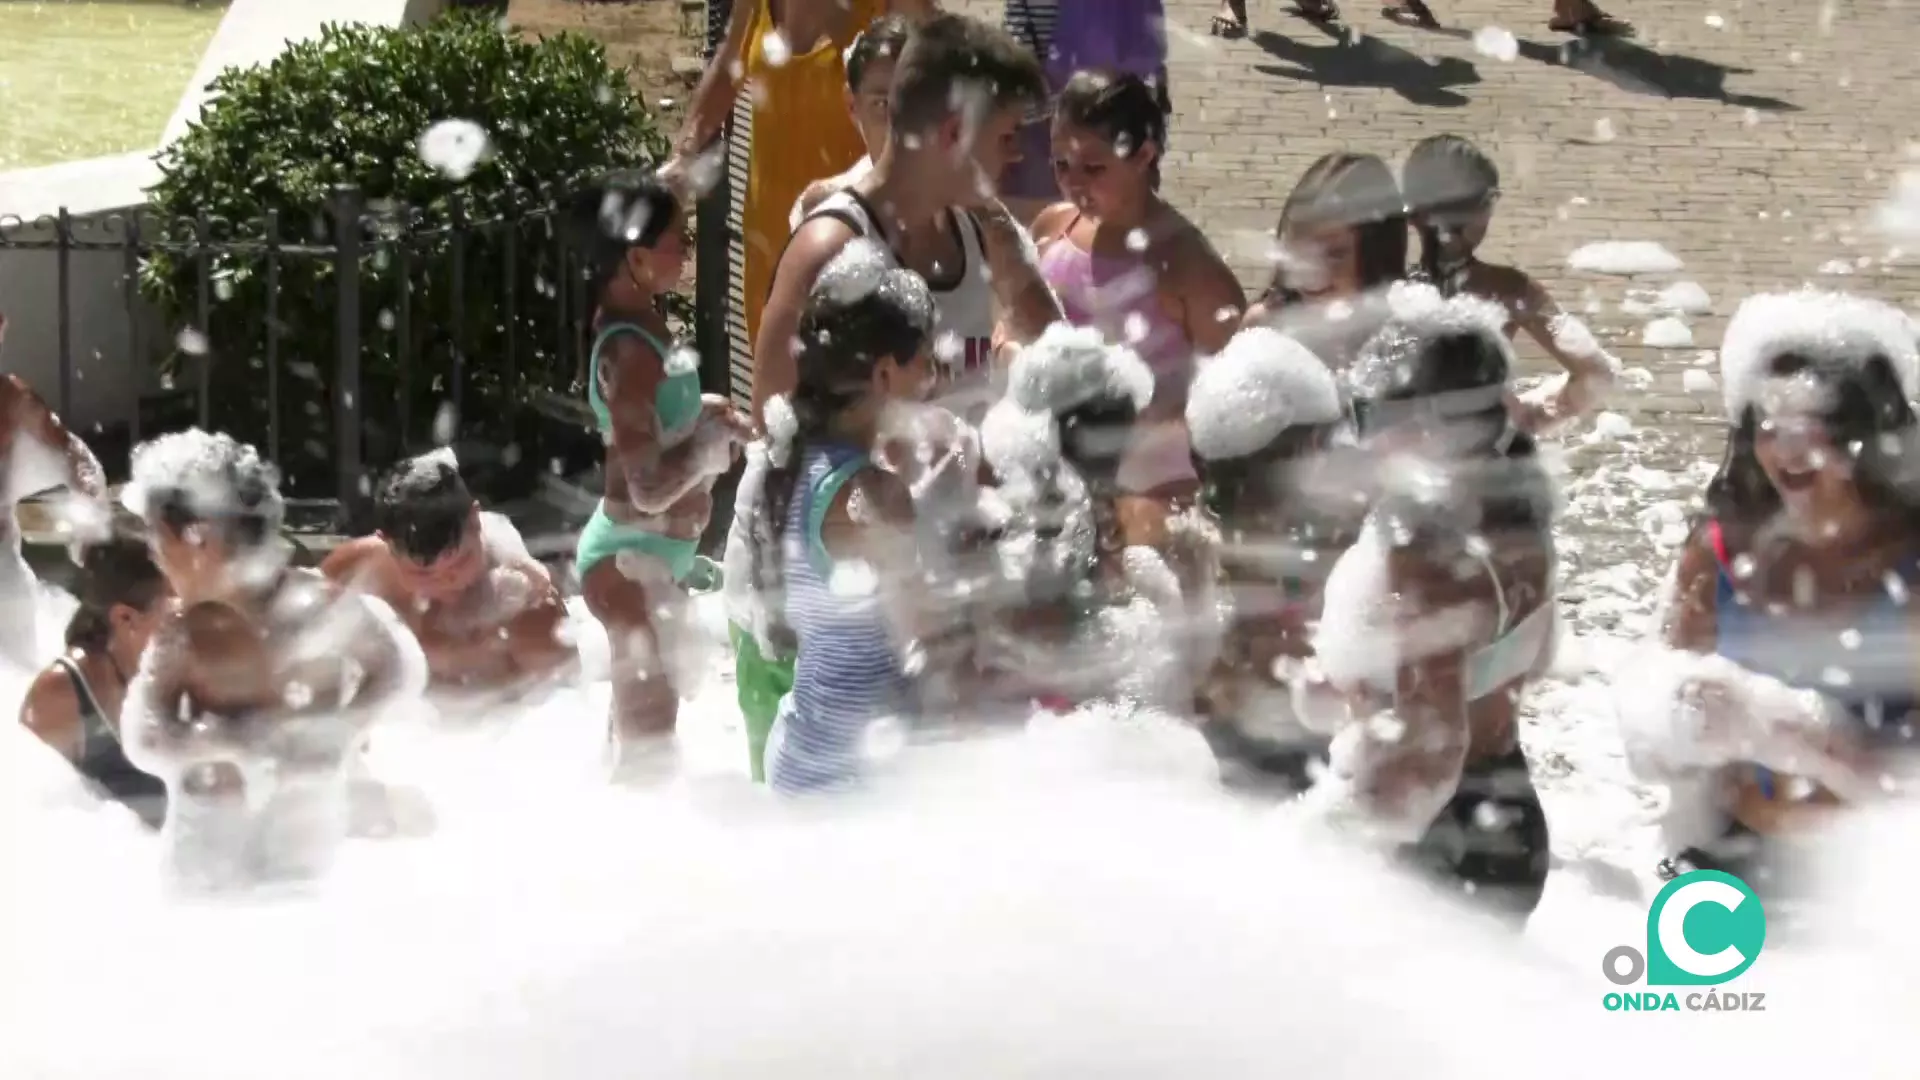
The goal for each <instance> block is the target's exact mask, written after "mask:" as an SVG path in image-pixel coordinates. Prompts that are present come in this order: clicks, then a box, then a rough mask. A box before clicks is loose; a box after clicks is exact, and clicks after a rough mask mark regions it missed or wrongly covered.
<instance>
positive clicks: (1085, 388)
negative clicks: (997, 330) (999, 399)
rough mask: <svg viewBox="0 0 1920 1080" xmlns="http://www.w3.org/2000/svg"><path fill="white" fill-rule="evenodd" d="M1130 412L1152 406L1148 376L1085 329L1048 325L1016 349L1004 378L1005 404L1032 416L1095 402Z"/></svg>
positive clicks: (1129, 356) (1134, 359) (1140, 364)
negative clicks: (1120, 400) (1125, 405)
mask: <svg viewBox="0 0 1920 1080" xmlns="http://www.w3.org/2000/svg"><path fill="white" fill-rule="evenodd" d="M1107 396H1113V397H1125V398H1129V399H1131V400H1132V401H1133V405H1134V408H1135V409H1145V408H1146V407H1147V404H1148V403H1149V402H1151V401H1152V400H1153V371H1152V369H1151V368H1149V367H1147V365H1146V362H1145V361H1143V360H1141V359H1140V357H1139V356H1138V355H1137V354H1135V353H1134V351H1133V350H1132V349H1129V348H1126V347H1124V346H1120V345H1110V344H1108V343H1107V340H1106V338H1104V337H1103V336H1101V333H1100V331H1098V330H1095V329H1093V328H1091V327H1077V326H1070V325H1068V324H1067V323H1054V324H1053V325H1052V326H1049V327H1047V329H1046V331H1045V332H1044V333H1042V334H1041V335H1040V337H1039V338H1038V339H1036V340H1035V341H1034V342H1033V343H1032V344H1029V345H1026V346H1024V347H1022V348H1021V349H1020V353H1019V355H1018V356H1016V357H1014V360H1013V364H1012V366H1011V367H1010V368H1009V370H1008V373H1007V398H1008V399H1009V400H1012V401H1014V402H1016V403H1018V404H1019V405H1020V407H1021V408H1024V409H1029V410H1032V411H1035V412H1046V413H1054V414H1058V413H1064V412H1068V411H1070V410H1072V409H1073V408H1075V407H1076V406H1079V405H1083V404H1086V403H1087V402H1089V401H1094V400H1097V399H1099V398H1101V397H1107Z"/></svg>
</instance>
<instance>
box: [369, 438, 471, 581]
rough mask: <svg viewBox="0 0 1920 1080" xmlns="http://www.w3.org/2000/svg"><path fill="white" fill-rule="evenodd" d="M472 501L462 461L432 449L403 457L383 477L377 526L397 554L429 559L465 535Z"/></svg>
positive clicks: (375, 518)
mask: <svg viewBox="0 0 1920 1080" xmlns="http://www.w3.org/2000/svg"><path fill="white" fill-rule="evenodd" d="M473 506H474V500H473V494H472V493H471V492H469V491H468V490H467V485H466V481H464V480H462V479H460V467H459V464H458V462H456V461H455V460H454V458H453V455H452V454H449V453H447V452H445V451H434V452H433V453H430V454H422V455H420V456H419V457H416V458H411V459H409V460H407V461H403V462H401V463H400V464H398V465H396V466H394V468H393V471H391V472H389V473H388V474H387V475H386V476H384V477H382V478H381V480H380V483H379V485H378V486H377V487H375V488H374V492H373V521H374V527H375V528H377V529H379V530H380V534H381V535H382V536H383V537H385V538H386V541H387V543H388V544H391V545H392V546H393V550H394V552H395V553H396V554H399V555H400V556H402V557H403V558H406V559H409V560H411V561H413V562H416V563H421V564H426V563H431V562H433V561H435V560H436V559H439V558H440V557H441V556H443V555H446V554H447V553H448V552H450V551H453V550H454V549H455V548H458V547H459V546H460V543H461V541H463V540H465V539H466V536H467V525H468V523H469V522H470V521H472V519H473Z"/></svg>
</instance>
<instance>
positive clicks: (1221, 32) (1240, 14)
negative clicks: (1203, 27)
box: [1210, 0, 1247, 38]
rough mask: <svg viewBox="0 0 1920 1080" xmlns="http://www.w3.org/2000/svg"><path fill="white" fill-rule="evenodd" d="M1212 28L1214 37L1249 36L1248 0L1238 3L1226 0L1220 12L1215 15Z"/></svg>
mask: <svg viewBox="0 0 1920 1080" xmlns="http://www.w3.org/2000/svg"><path fill="white" fill-rule="evenodd" d="M1210 29H1211V30H1212V33H1213V36H1214V37H1220V38H1243V37H1246V36H1247V4H1246V0H1239V2H1238V3H1235V2H1234V0H1225V2H1223V3H1222V4H1221V5H1220V10H1219V12H1218V13H1216V14H1215V15H1214V17H1213V25H1212V26H1211V27H1210Z"/></svg>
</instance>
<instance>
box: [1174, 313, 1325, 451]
mask: <svg viewBox="0 0 1920 1080" xmlns="http://www.w3.org/2000/svg"><path fill="white" fill-rule="evenodd" d="M1341 414H1342V410H1341V406H1340V388H1339V387H1338V386H1337V385H1336V384H1335V382H1334V379H1333V373H1332V372H1331V371H1329V370H1327V366H1326V365H1325V364H1324V363H1322V362H1321V361H1320V358H1319V357H1317V356H1315V355H1313V353H1312V351H1310V350H1309V349H1308V348H1307V347H1306V346H1305V345H1302V344H1300V343H1299V342H1298V341H1295V340H1294V339H1293V338H1290V337H1288V336H1287V335H1285V334H1282V333H1280V332H1279V331H1277V330H1269V329H1267V328H1265V327H1252V328H1249V329H1246V330H1242V331H1240V332H1239V333H1237V334H1235V335H1234V336H1233V338H1232V340H1230V341H1228V342H1227V346H1226V348H1224V349H1222V350H1220V355H1218V356H1215V357H1213V358H1212V359H1209V360H1205V361H1203V362H1202V363H1201V364H1200V365H1199V371H1198V372H1197V373H1196V374H1195V375H1194V377H1193V384H1192V386H1191V387H1190V388H1189V389H1188V391H1187V430H1188V432H1189V434H1190V436H1191V438H1192V440H1193V452H1194V453H1196V454H1198V455H1200V456H1201V457H1203V458H1206V459H1208V460H1216V461H1217V460H1222V459H1230V458H1239V457H1245V456H1247V455H1248V454H1252V453H1256V452H1258V451H1259V450H1261V449H1263V448H1265V447H1266V446H1267V445H1269V444H1271V443H1272V442H1273V440H1275V439H1277V438H1279V437H1280V434H1281V433H1282V432H1284V431H1286V430H1287V429H1289V428H1292V427H1297V426H1300V425H1303V424H1331V423H1334V422H1336V421H1338V420H1339V419H1340V417H1341Z"/></svg>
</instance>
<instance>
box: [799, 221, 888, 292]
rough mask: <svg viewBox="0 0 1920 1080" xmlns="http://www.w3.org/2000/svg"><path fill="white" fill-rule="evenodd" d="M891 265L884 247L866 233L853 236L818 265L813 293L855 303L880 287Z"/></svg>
mask: <svg viewBox="0 0 1920 1080" xmlns="http://www.w3.org/2000/svg"><path fill="white" fill-rule="evenodd" d="M894 265H895V264H894V260H893V256H892V255H891V254H889V253H888V251H887V249H886V248H884V247H881V246H880V245H879V244H876V243H874V242H873V241H872V240H869V239H867V238H866V237H856V238H854V239H853V240H851V241H849V242H848V243H847V246H845V247H843V248H841V249H840V251H839V253H838V254H836V255H834V257H833V258H831V259H829V260H827V265H826V266H824V267H822V268H821V269H820V276H819V277H817V278H815V279H814V281H813V295H815V296H824V297H828V298H830V299H832V300H834V301H836V302H838V303H842V304H857V303H859V302H860V301H861V300H863V299H865V298H866V297H868V296H870V295H872V294H873V292H874V291H875V290H877V289H879V288H880V284H881V282H882V281H884V280H885V279H886V276H887V271H889V270H892V269H893V268H894Z"/></svg>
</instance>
